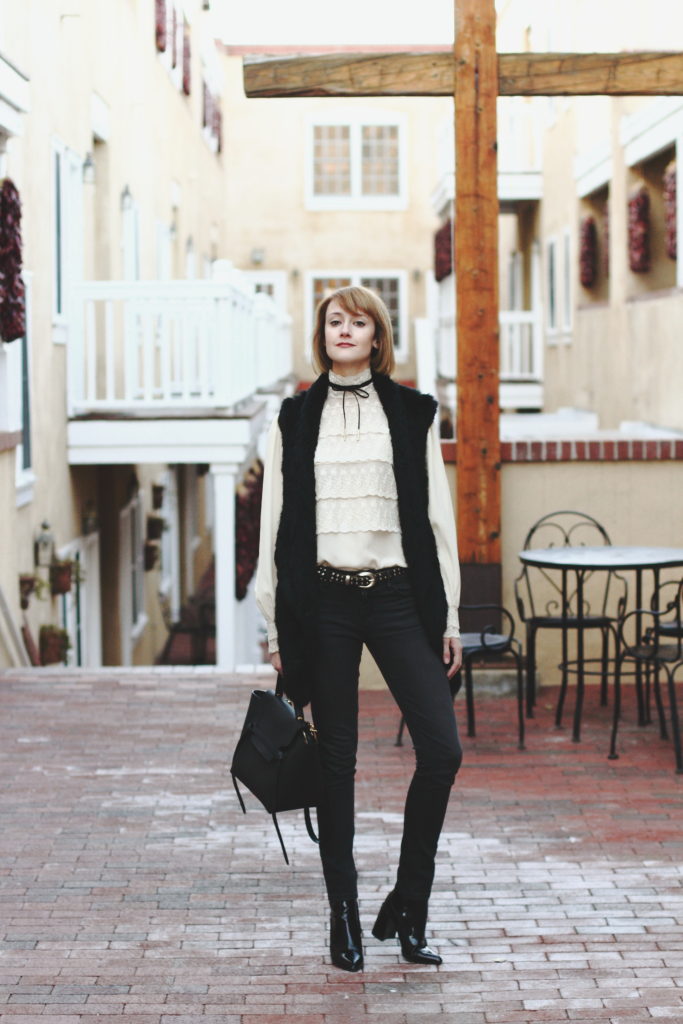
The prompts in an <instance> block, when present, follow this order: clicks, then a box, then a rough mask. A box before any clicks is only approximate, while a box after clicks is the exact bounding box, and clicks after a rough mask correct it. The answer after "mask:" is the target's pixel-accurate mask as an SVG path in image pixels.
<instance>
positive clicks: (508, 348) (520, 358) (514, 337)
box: [499, 310, 543, 383]
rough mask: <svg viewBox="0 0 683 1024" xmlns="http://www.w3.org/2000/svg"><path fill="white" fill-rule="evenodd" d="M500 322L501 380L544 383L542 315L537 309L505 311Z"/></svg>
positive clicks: (501, 314) (502, 312)
mask: <svg viewBox="0 0 683 1024" xmlns="http://www.w3.org/2000/svg"><path fill="white" fill-rule="evenodd" d="M499 321H500V379H501V381H503V382H506V383H507V382H509V383H512V382H514V381H539V382H540V381H542V379H543V339H542V337H541V322H540V316H539V314H538V313H536V312H535V311H534V310H519V311H510V310H505V311H501V313H500V317H499Z"/></svg>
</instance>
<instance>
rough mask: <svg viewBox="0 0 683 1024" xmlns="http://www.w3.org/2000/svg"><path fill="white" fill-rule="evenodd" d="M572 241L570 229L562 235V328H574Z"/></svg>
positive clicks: (569, 329)
mask: <svg viewBox="0 0 683 1024" xmlns="http://www.w3.org/2000/svg"><path fill="white" fill-rule="evenodd" d="M572 270H573V264H572V243H571V237H570V234H569V231H568V230H567V231H565V232H564V234H563V236H562V329H563V331H565V332H566V331H571V329H572V302H573V295H572Z"/></svg>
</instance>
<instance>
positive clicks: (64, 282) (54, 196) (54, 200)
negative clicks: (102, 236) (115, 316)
mask: <svg viewBox="0 0 683 1024" xmlns="http://www.w3.org/2000/svg"><path fill="white" fill-rule="evenodd" d="M57 166H59V184H58V183H57V179H56V170H57ZM50 194H51V222H50V223H51V231H52V245H51V248H52V340H53V342H54V343H55V344H57V345H64V344H66V339H67V335H68V329H69V321H70V319H71V317H72V311H71V310H70V309H69V304H70V302H71V288H70V286H71V285H72V284H73V283H74V282H78V281H82V279H83V264H84V241H83V160H82V158H81V157H80V156H79V155H78V154H77V153H75V152H74V151H73V150H72V149H69V148H68V146H66V145H65V144H64V143H63V142H62V141H61V139H58V138H53V139H52V145H51V147H50ZM58 282H59V283H58Z"/></svg>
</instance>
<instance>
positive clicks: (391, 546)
mask: <svg viewBox="0 0 683 1024" xmlns="http://www.w3.org/2000/svg"><path fill="white" fill-rule="evenodd" d="M329 376H330V380H331V381H332V382H333V383H337V384H360V383H361V382H362V381H363V380H367V378H368V377H369V372H368V371H364V372H363V373H361V374H359V375H358V376H356V377H338V376H336V375H335V374H334V373H332V372H330V375H329ZM364 390H365V391H367V393H368V397H367V398H363V397H358V398H356V396H354V395H353V394H352V393H350V392H346V393H344V392H340V391H333V390H332V388H330V389H329V391H328V394H327V399H326V400H325V405H324V407H323V413H322V417H321V420H320V432H319V435H318V444H317V447H316V451H315V489H316V527H317V539H318V562H327V563H329V564H330V565H334V566H336V567H338V568H344V569H382V568H386V567H387V566H390V565H405V564H406V560H405V556H404V554H403V545H402V543H401V527H400V524H399V518H398V498H397V493H396V481H395V479H394V470H393V453H392V447H391V436H390V434H389V424H388V423H387V418H386V416H385V414H384V409H383V408H382V405H381V403H380V400H379V397H378V395H377V392H376V391H375V388H374V386H373V385H372V384H371V383H370V384H368V385H366V387H365V389H364ZM359 419H360V427H359ZM281 467H282V436H281V434H280V429H279V426H278V422H277V419H275V420H274V422H273V424H272V426H271V429H270V434H269V437H268V444H267V451H266V457H265V476H264V484H263V505H262V510H261V538H260V548H259V552H260V553H259V563H258V568H257V572H256V602H257V604H258V606H259V608H260V610H261V612H262V614H263V616H264V618H265V620H266V624H267V627H268V647H269V650H270V651H271V653H272V652H273V651H277V650H278V641H277V629H276V627H275V585H276V582H277V575H276V569H275V562H274V554H275V539H276V536H277V529H278V525H279V522H280V513H281V510H282V469H281ZM427 473H428V478H429V520H430V523H431V526H432V529H433V531H434V537H435V540H436V547H437V553H438V557H439V566H440V569H441V576H442V579H443V582H444V588H445V591H446V598H447V601H448V620H447V624H446V632H445V636H449V637H457V636H459V635H460V630H459V625H458V605H459V603H460V569H459V566H458V559H457V543H456V536H455V520H454V516H453V507H452V504H451V497H450V491H449V486H448V479H447V477H446V470H445V468H444V464H443V458H442V455H441V442H440V439H439V432H438V423H437V422H436V421H435V422H434V423H433V424H432V426H431V428H430V431H429V434H428V437H427Z"/></svg>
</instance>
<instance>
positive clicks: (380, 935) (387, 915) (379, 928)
mask: <svg viewBox="0 0 683 1024" xmlns="http://www.w3.org/2000/svg"><path fill="white" fill-rule="evenodd" d="M372 934H373V935H374V936H375V938H376V939H379V940H380V942H384V940H385V939H393V938H394V937H395V935H396V924H395V922H394V915H393V914H392V912H391V910H390V908H389V907H388V906H387V901H386V900H385V901H384V903H383V904H382V906H381V907H380V911H379V914H378V915H377V920H376V921H375V924H374V926H373V929H372Z"/></svg>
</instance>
